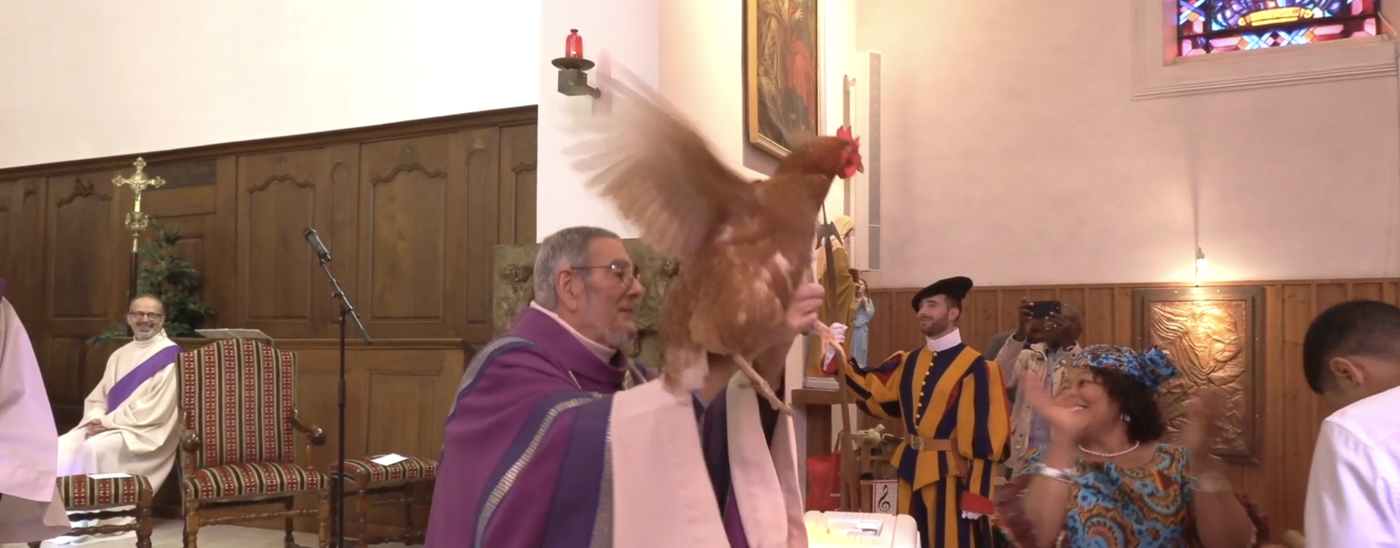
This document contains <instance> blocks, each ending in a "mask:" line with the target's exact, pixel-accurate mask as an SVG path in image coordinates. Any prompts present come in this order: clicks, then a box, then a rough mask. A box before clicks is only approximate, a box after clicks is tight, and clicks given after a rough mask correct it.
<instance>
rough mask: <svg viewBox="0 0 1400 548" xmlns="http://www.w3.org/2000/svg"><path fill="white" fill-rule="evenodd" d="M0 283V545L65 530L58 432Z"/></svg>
mask: <svg viewBox="0 0 1400 548" xmlns="http://www.w3.org/2000/svg"><path fill="white" fill-rule="evenodd" d="M4 295H5V280H4V279H0V470H4V471H5V472H4V473H2V474H0V544H5V543H11V542H16V543H18V542H32V541H36V540H40V539H45V538H49V537H52V536H54V535H58V534H62V533H63V532H65V531H67V530H68V518H67V516H65V515H64V510H63V501H62V500H61V499H60V498H59V494H58V488H57V487H55V485H54V479H55V478H56V477H57V475H58V474H57V472H56V471H55V470H54V452H55V449H56V448H57V447H58V430H57V429H56V428H54V421H53V410H52V408H50V407H49V396H48V394H47V393H45V391H44V380H43V378H41V377H40V375H39V362H38V360H37V359H35V357H34V347H33V346H32V345H31V344H30V341H29V334H28V333H27V332H25V330H24V325H22V324H21V323H20V321H19V316H18V315H16V314H15V310H14V308H13V307H11V306H10V302H9V301H7V300H5V297H4Z"/></svg>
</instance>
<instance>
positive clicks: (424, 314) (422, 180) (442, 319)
mask: <svg viewBox="0 0 1400 548" xmlns="http://www.w3.org/2000/svg"><path fill="white" fill-rule="evenodd" d="M465 152H466V151H465V147H464V146H463V143H462V140H461V138H460V134H437V135H426V136H422V137H413V138H407V139H396V140H392V141H381V142H377V143H366V144H363V145H362V146H361V148H360V160H361V164H360V234H361V238H360V245H361V254H360V260H359V265H360V277H361V279H363V280H364V281H365V285H366V287H367V288H368V289H369V293H368V294H367V295H365V298H364V299H362V300H361V302H360V303H358V304H357V305H356V306H358V307H359V309H360V312H361V314H362V315H363V317H364V318H365V319H366V320H367V321H368V323H369V324H371V325H373V329H374V331H373V333H372V335H373V336H375V337H380V338H384V337H388V338H414V337H418V338H423V337H450V336H453V335H456V329H455V328H454V327H455V325H460V324H461V322H453V321H452V320H453V319H455V318H457V317H460V316H462V315H464V314H465V310H464V306H463V305H464V303H463V299H462V298H460V296H459V295H462V294H463V292H462V287H461V284H460V283H458V282H457V281H456V280H461V279H463V278H464V277H465V276H463V275H462V273H459V272H455V271H457V270H458V268H454V267H455V266H457V265H459V264H464V263H462V262H461V260H462V258H463V254H464V251H465V248H466V238H465V236H466V234H465V232H466V231H465V228H466V223H465V222H464V219H463V216H462V215H460V214H459V212H460V210H459V209H457V208H456V207H454V206H456V205H457V204H464V203H465V202H466V194H467V193H466V184H465V183H466V181H465V172H464V170H463V169H461V168H459V167H458V166H462V165H463V164H465V161H466V156H465ZM449 271H453V272H449ZM449 280H451V283H449Z"/></svg>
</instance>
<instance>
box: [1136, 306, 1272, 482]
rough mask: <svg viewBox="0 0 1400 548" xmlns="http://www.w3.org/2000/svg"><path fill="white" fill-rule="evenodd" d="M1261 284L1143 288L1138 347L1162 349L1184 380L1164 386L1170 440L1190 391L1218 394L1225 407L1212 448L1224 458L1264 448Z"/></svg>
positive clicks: (1175, 433)
mask: <svg viewBox="0 0 1400 548" xmlns="http://www.w3.org/2000/svg"><path fill="white" fill-rule="evenodd" d="M1262 293H1263V291H1262V289H1260V288H1258V287H1229V288H1183V289H1139V290H1137V291H1134V292H1133V296H1134V300H1135V301H1136V303H1135V308H1136V310H1137V314H1136V315H1137V328H1138V335H1137V339H1136V340H1137V344H1136V345H1135V346H1137V347H1138V348H1147V347H1152V346H1156V347H1160V348H1162V349H1163V350H1165V351H1166V352H1167V354H1168V355H1170V356H1171V357H1172V361H1173V362H1174V363H1175V364H1176V366H1177V370H1178V371H1179V372H1180V376H1179V377H1177V378H1176V379H1174V380H1172V381H1170V382H1168V383H1167V384H1166V385H1165V386H1163V387H1162V396H1161V403H1162V408H1163V410H1164V413H1165V418H1166V420H1167V428H1168V431H1169V432H1170V433H1171V434H1170V436H1171V439H1175V438H1176V437H1177V436H1178V435H1179V434H1180V432H1181V429H1182V427H1183V426H1184V425H1185V423H1186V402H1187V401H1189V400H1190V398H1191V397H1192V396H1193V394H1197V393H1200V392H1204V391H1210V392H1215V393H1216V394H1217V395H1219V396H1221V397H1222V398H1223V399H1224V401H1225V402H1226V403H1227V405H1228V408H1227V412H1226V415H1225V416H1224V417H1222V418H1221V423H1220V424H1219V426H1220V428H1221V430H1222V434H1221V436H1222V438H1221V439H1220V440H1219V442H1218V445H1217V446H1216V447H1215V451H1216V454H1217V455H1219V456H1220V457H1222V458H1229V459H1240V460H1246V461H1248V460H1252V459H1254V458H1255V457H1256V456H1257V451H1258V445H1259V427H1258V422H1259V417H1258V415H1257V414H1256V412H1255V410H1256V409H1257V408H1258V405H1257V402H1256V400H1257V398H1258V397H1259V392H1260V390H1259V386H1260V385H1261V380H1262V378H1263V376H1262V375H1260V374H1259V371H1258V368H1259V365H1258V364H1259V352H1258V348H1259V337H1260V335H1259V330H1258V328H1257V324H1258V321H1259V314H1260V311H1259V307H1260V303H1259V298H1260V296H1261V295H1262Z"/></svg>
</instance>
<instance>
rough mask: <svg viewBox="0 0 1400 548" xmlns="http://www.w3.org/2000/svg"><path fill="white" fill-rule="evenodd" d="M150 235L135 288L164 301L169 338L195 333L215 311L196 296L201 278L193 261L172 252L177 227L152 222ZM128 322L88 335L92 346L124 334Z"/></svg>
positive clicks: (139, 267)
mask: <svg viewBox="0 0 1400 548" xmlns="http://www.w3.org/2000/svg"><path fill="white" fill-rule="evenodd" d="M150 227H151V230H152V233H153V236H154V237H153V238H151V241H150V242H147V243H146V244H145V245H142V246H141V249H140V254H141V263H140V265H139V266H138V269H137V274H136V292H137V293H138V294H150V295H155V296H157V297H160V298H161V300H163V301H165V334H166V336H168V337H170V338H177V337H197V336H198V334H197V333H195V330H196V329H199V328H201V327H203V326H204V323H205V322H212V321H213V320H214V316H215V313H214V311H213V310H212V309H210V308H209V305H207V304H205V303H204V301H202V300H200V299H199V297H197V296H196V293H197V292H198V291H199V287H200V285H201V284H202V283H203V281H202V280H201V279H200V276H199V272H198V271H196V270H195V268H194V265H192V264H190V262H189V261H187V260H185V258H184V257H181V256H179V255H177V254H175V244H177V243H179V242H180V239H181V237H182V236H181V234H180V229H179V228H178V227H175V226H173V225H169V224H166V223H162V222H160V221H152V222H151V225H150ZM127 334H128V331H127V325H126V323H125V322H118V323H117V324H116V325H113V326H112V327H109V328H107V330H106V331H103V332H101V333H98V334H96V335H93V336H92V337H89V338H88V339H87V343H88V344H89V345H92V346H101V345H103V344H106V343H107V342H108V341H110V340H112V339H115V338H118V337H125V336H127Z"/></svg>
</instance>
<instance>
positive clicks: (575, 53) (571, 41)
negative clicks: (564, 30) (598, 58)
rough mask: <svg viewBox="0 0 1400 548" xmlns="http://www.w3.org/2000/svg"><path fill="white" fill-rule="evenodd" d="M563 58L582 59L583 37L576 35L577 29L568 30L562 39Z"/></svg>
mask: <svg viewBox="0 0 1400 548" xmlns="http://www.w3.org/2000/svg"><path fill="white" fill-rule="evenodd" d="M564 57H568V58H570V59H583V37H582V36H579V35H578V29H569V35H568V36H566V37H565V38H564Z"/></svg>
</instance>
